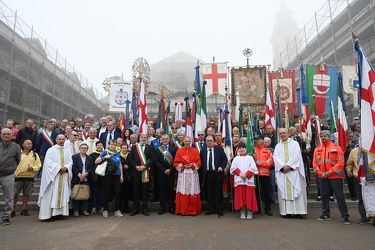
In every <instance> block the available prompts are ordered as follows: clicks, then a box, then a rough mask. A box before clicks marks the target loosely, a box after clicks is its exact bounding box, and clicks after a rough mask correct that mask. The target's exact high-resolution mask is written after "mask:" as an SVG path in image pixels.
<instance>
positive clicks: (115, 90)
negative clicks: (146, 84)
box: [106, 77, 133, 113]
mask: <svg viewBox="0 0 375 250" xmlns="http://www.w3.org/2000/svg"><path fill="white" fill-rule="evenodd" d="M106 80H109V81H110V83H109V86H110V88H111V89H110V93H109V111H110V112H119V113H124V111H125V108H126V100H128V99H131V97H132V91H133V90H132V85H131V83H129V82H125V81H124V80H123V79H122V78H121V77H111V78H108V79H106Z"/></svg>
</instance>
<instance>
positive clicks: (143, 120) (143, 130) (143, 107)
mask: <svg viewBox="0 0 375 250" xmlns="http://www.w3.org/2000/svg"><path fill="white" fill-rule="evenodd" d="M140 87H141V91H140V102H139V134H147V127H148V126H147V123H148V118H147V104H146V91H145V85H144V83H143V81H142V77H141V78H140Z"/></svg>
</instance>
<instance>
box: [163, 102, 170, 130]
mask: <svg viewBox="0 0 375 250" xmlns="http://www.w3.org/2000/svg"><path fill="white" fill-rule="evenodd" d="M170 110H171V100H168V107H167V109H166V110H165V118H164V120H165V123H164V124H165V130H164V134H166V135H169V122H168V116H169V114H170V112H171V111H170Z"/></svg>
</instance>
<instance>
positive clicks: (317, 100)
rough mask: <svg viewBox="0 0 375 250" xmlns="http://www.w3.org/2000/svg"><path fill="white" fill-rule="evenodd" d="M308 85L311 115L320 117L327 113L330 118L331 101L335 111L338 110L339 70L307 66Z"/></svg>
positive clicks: (324, 65) (323, 66)
mask: <svg viewBox="0 0 375 250" xmlns="http://www.w3.org/2000/svg"><path fill="white" fill-rule="evenodd" d="M306 83H307V95H308V96H309V107H310V112H311V113H314V114H315V115H317V116H319V117H321V116H322V115H323V114H324V113H326V114H327V115H328V117H329V116H330V115H331V108H330V102H331V100H332V104H333V109H334V110H337V69H336V67H335V66H331V65H330V66H327V65H326V64H318V65H306ZM310 97H312V98H310Z"/></svg>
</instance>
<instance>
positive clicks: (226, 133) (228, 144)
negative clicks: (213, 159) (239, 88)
mask: <svg viewBox="0 0 375 250" xmlns="http://www.w3.org/2000/svg"><path fill="white" fill-rule="evenodd" d="M224 116H225V119H224V124H223V138H224V152H225V154H226V156H227V159H232V157H233V147H232V129H231V118H230V117H231V116H230V113H229V109H227V108H226V109H225V110H224Z"/></svg>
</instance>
